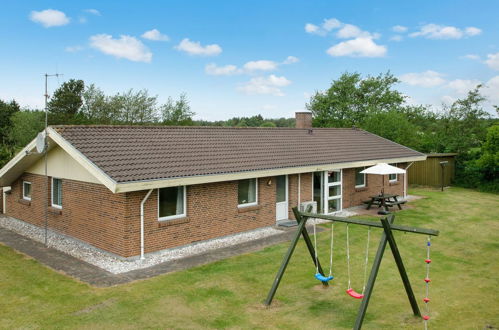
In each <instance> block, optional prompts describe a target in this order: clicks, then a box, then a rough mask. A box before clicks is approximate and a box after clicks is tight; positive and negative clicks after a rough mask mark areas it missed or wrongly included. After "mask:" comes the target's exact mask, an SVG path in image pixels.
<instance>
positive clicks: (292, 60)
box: [282, 56, 300, 64]
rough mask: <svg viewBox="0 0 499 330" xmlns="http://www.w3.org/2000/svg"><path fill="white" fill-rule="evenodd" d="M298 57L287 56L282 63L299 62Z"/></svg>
mask: <svg viewBox="0 0 499 330" xmlns="http://www.w3.org/2000/svg"><path fill="white" fill-rule="evenodd" d="M299 61H300V59H299V58H298V57H296V56H288V57H286V59H285V60H284V61H283V62H282V64H293V63H297V62H299Z"/></svg>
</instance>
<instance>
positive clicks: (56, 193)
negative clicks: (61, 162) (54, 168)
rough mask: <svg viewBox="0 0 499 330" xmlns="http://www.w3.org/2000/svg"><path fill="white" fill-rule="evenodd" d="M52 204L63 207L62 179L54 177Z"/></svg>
mask: <svg viewBox="0 0 499 330" xmlns="http://www.w3.org/2000/svg"><path fill="white" fill-rule="evenodd" d="M52 206H53V207H57V208H59V209H60V208H62V180H61V179H56V178H52Z"/></svg>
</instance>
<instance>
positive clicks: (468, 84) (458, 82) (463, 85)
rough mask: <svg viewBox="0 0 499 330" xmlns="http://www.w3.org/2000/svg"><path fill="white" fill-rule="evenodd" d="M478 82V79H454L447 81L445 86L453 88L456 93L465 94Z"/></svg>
mask: <svg viewBox="0 0 499 330" xmlns="http://www.w3.org/2000/svg"><path fill="white" fill-rule="evenodd" d="M479 84H480V81H479V80H476V79H455V80H452V81H449V83H448V84H447V87H448V88H450V89H453V90H454V91H455V92H456V93H457V94H460V95H466V94H468V92H469V91H470V90H472V89H474V88H475V87H476V86H477V85H479Z"/></svg>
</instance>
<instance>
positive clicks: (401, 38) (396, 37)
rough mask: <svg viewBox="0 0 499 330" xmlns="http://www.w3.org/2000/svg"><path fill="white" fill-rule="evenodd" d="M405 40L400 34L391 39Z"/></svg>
mask: <svg viewBox="0 0 499 330" xmlns="http://www.w3.org/2000/svg"><path fill="white" fill-rule="evenodd" d="M403 39H404V38H403V37H402V36H401V35H399V34H396V35H394V36H393V37H391V38H390V40H391V41H402V40H403Z"/></svg>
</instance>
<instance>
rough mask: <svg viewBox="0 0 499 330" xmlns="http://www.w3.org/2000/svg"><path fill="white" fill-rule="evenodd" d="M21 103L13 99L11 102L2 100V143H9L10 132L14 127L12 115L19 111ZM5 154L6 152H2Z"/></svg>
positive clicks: (0, 140) (0, 130)
mask: <svg viewBox="0 0 499 330" xmlns="http://www.w3.org/2000/svg"><path fill="white" fill-rule="evenodd" d="M20 110H21V108H20V107H19V104H18V103H17V102H16V101H14V100H12V101H10V102H9V103H7V102H4V101H2V100H0V144H2V145H8V144H9V141H8V138H9V132H10V131H11V129H12V120H11V118H12V115H13V114H15V113H16V112H19V111H20ZM2 154H4V153H2Z"/></svg>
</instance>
